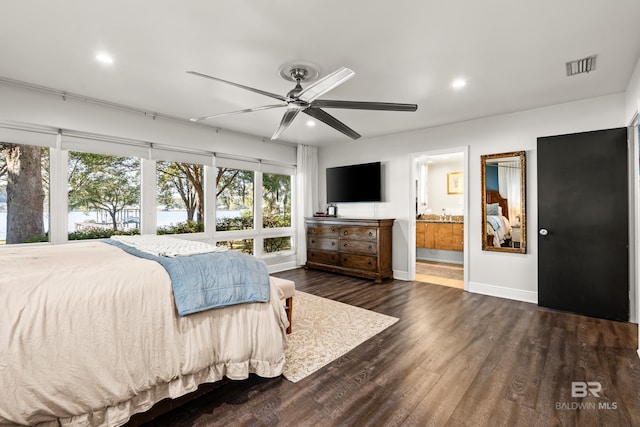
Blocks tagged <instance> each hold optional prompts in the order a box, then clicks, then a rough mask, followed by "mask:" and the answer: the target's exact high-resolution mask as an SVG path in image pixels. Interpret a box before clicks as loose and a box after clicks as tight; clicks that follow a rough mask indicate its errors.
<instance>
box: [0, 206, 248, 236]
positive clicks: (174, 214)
mask: <svg viewBox="0 0 640 427" xmlns="http://www.w3.org/2000/svg"><path fill="white" fill-rule="evenodd" d="M239 215H240V211H239V210H232V211H223V210H218V211H216V216H217V217H218V218H233V217H237V216H239ZM157 218H158V219H157V221H158V226H163V225H172V224H173V225H175V224H176V223H178V222H185V221H186V220H187V211H178V210H176V211H158V217H157ZM92 220H93V221H99V216H98V214H97V213H96V212H88V213H85V212H69V227H68V230H69V231H75V224H76V223H78V222H85V221H92ZM44 227H45V231H48V229H49V218H48V217H47V216H45V217H44ZM6 237H7V213H6V212H0V240H5V239H6Z"/></svg>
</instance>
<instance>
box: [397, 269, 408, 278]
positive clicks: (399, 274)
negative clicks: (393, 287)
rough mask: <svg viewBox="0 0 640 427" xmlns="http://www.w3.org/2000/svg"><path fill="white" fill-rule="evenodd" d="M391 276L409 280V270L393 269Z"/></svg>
mask: <svg viewBox="0 0 640 427" xmlns="http://www.w3.org/2000/svg"><path fill="white" fill-rule="evenodd" d="M393 278H394V279H397V280H409V272H408V271H401V270H393Z"/></svg>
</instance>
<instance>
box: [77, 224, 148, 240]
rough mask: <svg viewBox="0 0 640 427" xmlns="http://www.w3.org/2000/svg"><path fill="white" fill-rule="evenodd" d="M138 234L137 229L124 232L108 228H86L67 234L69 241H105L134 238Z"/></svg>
mask: <svg viewBox="0 0 640 427" xmlns="http://www.w3.org/2000/svg"><path fill="white" fill-rule="evenodd" d="M136 234H140V230H138V229H137V228H134V229H129V230H126V231H122V230H113V229H108V228H98V227H95V228H86V229H84V230H82V231H72V232H70V233H69V240H87V239H106V238H108V237H111V236H115V235H118V236H134V235H136Z"/></svg>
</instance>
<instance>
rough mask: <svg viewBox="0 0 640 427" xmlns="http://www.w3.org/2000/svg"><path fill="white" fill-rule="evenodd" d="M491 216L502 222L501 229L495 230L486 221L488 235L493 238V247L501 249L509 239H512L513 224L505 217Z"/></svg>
mask: <svg viewBox="0 0 640 427" xmlns="http://www.w3.org/2000/svg"><path fill="white" fill-rule="evenodd" d="M491 216H492V217H493V218H495V219H496V220H498V221H499V222H500V225H501V227H500V228H499V229H498V230H494V229H493V227H492V226H491V224H489V221H486V224H487V226H486V228H487V234H488V235H489V236H493V246H495V247H497V248H499V247H501V246H502V244H503V243H504V242H505V241H506V240H507V239H510V238H511V223H510V222H509V218H507V217H505V216H503V215H491Z"/></svg>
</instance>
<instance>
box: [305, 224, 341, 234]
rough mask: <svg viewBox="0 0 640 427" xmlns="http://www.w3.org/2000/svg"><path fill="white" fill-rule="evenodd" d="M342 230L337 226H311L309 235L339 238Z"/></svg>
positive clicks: (308, 229) (308, 230)
mask: <svg viewBox="0 0 640 427" xmlns="http://www.w3.org/2000/svg"><path fill="white" fill-rule="evenodd" d="M339 231H340V229H339V228H338V227H336V226H331V225H322V224H311V225H309V226H308V227H307V235H310V236H311V235H313V236H326V237H329V236H335V237H338V233H339Z"/></svg>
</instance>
